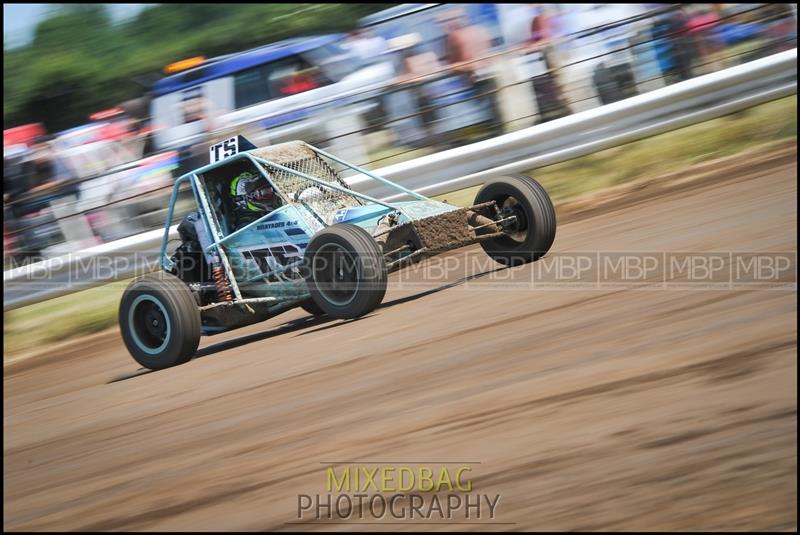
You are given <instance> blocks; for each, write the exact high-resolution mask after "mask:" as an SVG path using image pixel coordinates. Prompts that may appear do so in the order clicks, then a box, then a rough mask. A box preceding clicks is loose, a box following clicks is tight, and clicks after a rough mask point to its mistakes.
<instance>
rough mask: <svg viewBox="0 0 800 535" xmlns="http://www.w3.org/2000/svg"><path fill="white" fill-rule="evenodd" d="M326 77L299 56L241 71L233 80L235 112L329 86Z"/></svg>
mask: <svg viewBox="0 0 800 535" xmlns="http://www.w3.org/2000/svg"><path fill="white" fill-rule="evenodd" d="M329 83H331V82H330V80H328V79H327V78H326V77H325V76H324V75H323V73H322V72H321V71H320V70H319V69H318V68H317V67H314V66H313V65H311V64H310V63H308V62H307V61H306V60H305V59H303V58H301V57H300V56H290V57H288V58H284V59H281V60H279V61H274V62H272V63H268V64H265V65H261V66H259V67H254V68H252V69H248V70H245V71H240V72H238V73H236V75H235V76H234V98H235V104H236V109H237V110H238V109H240V108H244V107H247V106H252V105H254V104H259V103H261V102H266V101H268V100H272V99H274V98H282V97H288V96H290V95H296V94H298V93H302V92H304V91H309V90H311V89H317V88H318V87H322V86H324V85H328V84H329Z"/></svg>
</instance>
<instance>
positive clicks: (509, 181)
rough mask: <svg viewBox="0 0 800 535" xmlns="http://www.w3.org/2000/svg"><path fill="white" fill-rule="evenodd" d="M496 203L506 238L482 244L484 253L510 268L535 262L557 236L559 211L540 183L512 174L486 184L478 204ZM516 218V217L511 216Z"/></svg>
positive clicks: (477, 196) (480, 193)
mask: <svg viewBox="0 0 800 535" xmlns="http://www.w3.org/2000/svg"><path fill="white" fill-rule="evenodd" d="M489 201H494V202H495V204H496V206H497V209H498V216H499V219H506V221H504V222H502V223H501V226H502V228H503V231H504V232H505V235H504V236H499V237H497V238H490V239H487V240H484V241H482V242H481V246H482V247H483V250H484V251H486V254H488V255H489V256H491V257H492V258H493V259H494V260H496V261H497V262H499V263H501V264H505V265H507V266H517V265H521V264H527V263H528V262H534V261H536V260H538V259H539V258H541V257H542V256H544V255H545V254H546V253H547V251H548V250H550V246H551V245H553V240H555V237H556V210H555V208H554V207H553V203H552V201H551V200H550V196H549V195H547V192H546V191H545V189H544V188H543V187H542V185H541V184H539V183H538V182H536V181H535V180H534V179H532V178H530V177H528V176H525V175H509V176H503V177H499V178H496V179H494V180H492V181H490V182H488V183H486V184H485V185H484V186H483V187H482V188H481V189H480V191H478V194H477V195H476V196H475V204H480V203H484V202H489ZM512 216H513V217H512Z"/></svg>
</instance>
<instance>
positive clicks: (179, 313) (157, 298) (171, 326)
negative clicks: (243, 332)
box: [119, 272, 200, 370]
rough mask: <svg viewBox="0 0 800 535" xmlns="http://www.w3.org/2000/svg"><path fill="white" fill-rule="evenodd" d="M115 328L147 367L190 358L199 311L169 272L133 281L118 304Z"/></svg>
mask: <svg viewBox="0 0 800 535" xmlns="http://www.w3.org/2000/svg"><path fill="white" fill-rule="evenodd" d="M119 328H120V331H121V332H122V340H123V341H124V342H125V346H126V347H127V348H128V351H129V352H130V354H131V356H132V357H133V358H134V360H136V362H138V363H139V364H141V365H142V366H144V367H145V368H149V369H151V370H160V369H163V368H169V367H171V366H177V365H178V364H183V363H184V362H187V361H188V360H190V359H191V358H192V357H193V356H194V354H195V352H196V351H197V346H198V344H199V343H200V312H199V311H198V309H197V305H196V303H195V300H194V297H193V296H192V293H191V291H190V290H189V288H188V287H187V286H186V285H185V284H184V283H183V282H182V281H181V280H180V279H178V278H177V277H175V276H174V275H170V274H169V273H164V272H157V273H150V274H147V275H144V276H143V277H140V278H138V279H136V280H135V281H133V282H132V283H131V284H130V285H129V286H128V288H127V289H126V290H125V293H123V294H122V300H121V302H120V306H119Z"/></svg>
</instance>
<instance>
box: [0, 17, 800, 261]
mask: <svg viewBox="0 0 800 535" xmlns="http://www.w3.org/2000/svg"><path fill="white" fill-rule="evenodd" d="M409 6H411V7H409ZM413 6H422V4H403V5H401V6H398V7H395V8H392V9H390V10H386V11H385V12H381V13H379V14H376V15H371V16H370V17H366V18H365V19H364V20H363V24H362V25H361V27H359V28H356V29H354V30H353V31H352V32H350V33H349V34H348V35H347V37H346V39H345V40H344V42H343V43H342V47H343V48H344V49H345V50H346V51H347V53H348V54H349V55H350V56H351V58H352V60H351V61H352V63H351V64H352V66H353V69H355V68H362V67H365V66H369V65H375V64H388V65H390V72H391V73H392V75H391V76H390V77H389V79H388V80H387V81H386V83H385V84H384V85H383V86H382V87H381V89H380V91H378V92H377V94H376V93H374V92H372V93H369V95H367V96H365V102H369V105H368V106H365V108H364V111H363V112H358V116H357V120H355V121H354V122H353V123H352V125H351V126H346V127H342V128H344V131H342V132H341V133H338V134H336V135H333V136H331V135H329V134H328V135H320V136H318V138H315V139H307V140H308V141H309V142H313V143H317V144H320V145H321V146H323V147H328V148H330V149H331V150H332V151H335V150H337V149H338V150H340V151H344V152H345V154H341V155H342V156H343V157H345V159H350V160H353V161H355V163H357V164H361V165H368V166H371V167H375V168H378V167H381V166H382V165H384V164H385V163H386V162H387V161H397V160H398V159H402V158H404V157H416V156H417V155H419V154H420V152H421V151H423V152H424V151H429V152H430V151H434V150H441V149H445V148H449V147H454V146H458V145H461V144H464V143H468V142H472V141H476V140H480V139H486V138H490V137H494V136H497V135H501V134H503V133H507V132H510V131H513V130H516V129H519V128H524V127H526V126H530V125H533V124H536V123H539V122H545V121H550V120H554V119H558V118H560V117H564V116H567V115H569V114H571V113H576V112H580V111H583V110H585V109H589V108H592V107H595V106H599V105H603V104H609V103H612V102H615V101H618V100H621V99H624V98H628V97H630V96H634V95H637V94H640V93H642V92H646V91H649V90H652V89H656V88H658V87H663V86H664V85H669V84H672V83H676V82H680V81H683V80H687V79H690V78H692V77H694V76H698V75H702V74H706V73H709V72H713V71H716V70H719V69H723V68H726V67H729V66H732V65H736V64H739V63H743V62H746V61H750V60H752V59H756V58H759V57H763V56H767V55H770V54H773V53H776V52H779V51H781V50H787V49H791V48H795V47H796V42H797V41H796V27H797V26H796V14H795V12H794V10H793V7H792V6H791V5H789V4H678V5H667V4H638V5H637V6H639V7H638V8H637V9H636V10H627V11H625V10H622V7H620V6H621V5H617V7H616V8H602V9H601V8H598V7H596V6H599V5H568V4H516V5H505V6H500V7H499V8H498V7H493V8H491V9H492V10H493V11H491V12H490V13H489V12H487V11H486V10H487V9H490V8H487V7H486V6H497V5H494V4H474V5H448V4H443V5H439V6H440V7H437V8H436V9H434V10H430V9H428V10H420V9H417V8H415V7H413ZM614 9H617V10H618V11H617V12H614V11H613V10H614ZM304 72H305V71H304ZM315 87H316V85H315V81H314V79H313V77H310V76H307V75H305V74H303V72H298V73H294V75H293V76H292V77H291V83H289V84H288V85H285V86H283V87H282V88H281V94H282V95H287V96H290V95H295V94H299V93H303V92H304V91H308V90H311V89H314V88H315ZM351 101H352V99H351ZM351 101H348V102H349V104H348V105H351V104H350V102H351ZM125 104H126V105H120V107H118V108H114V109H112V110H104V111H103V112H99V113H97V114H95V115H93V116H92V118H91V120H90V122H89V123H88V124H87V125H84V126H81V127H78V128H75V129H72V130H69V131H66V132H59V133H55V134H48V133H47V132H45V131H44V128H43V127H42V125H39V124H35V125H24V126H21V127H17V128H11V129H7V130H5V131H4V139H3V141H4V153H3V160H4V170H3V171H4V172H3V184H4V194H3V212H4V214H3V215H4V218H3V219H4V224H3V231H4V251H5V253H4V257H5V260H6V261H7V262H6V265H7V266H8V260H10V259H14V260H21V259H25V258H40V257H41V256H45V257H46V256H52V255H56V254H63V253H65V252H70V251H75V250H79V249H82V248H85V247H87V246H91V245H96V244H99V243H103V242H107V241H111V240H115V239H119V238H122V237H125V236H130V235H133V234H136V233H139V232H142V231H144V230H149V229H152V228H157V227H160V226H161V225H162V224H163V217H164V208H165V207H166V199H167V197H168V195H169V189H170V186H171V184H172V182H173V180H174V178H175V177H177V176H179V174H181V173H183V172H185V171H188V170H190V169H192V168H194V167H197V166H199V165H203V164H205V163H207V147H208V145H209V143H210V142H211V141H212V140H213V139H215V131H216V130H217V123H216V118H215V117H214V115H213V113H211V112H210V111H209V110H212V109H213V106H208V105H206V104H207V103H205V102H204V101H203V97H202V96H197V97H196V98H195V97H194V96H193V97H192V98H187V99H185V100H184V101H183V104H182V105H183V106H184V107H185V108H186V109H184V111H183V113H184V114H186V115H187V117H189V119H190V120H191V121H197V122H201V123H202V124H203V131H204V135H203V136H200V137H199V138H196V139H194V138H193V139H192V142H191V143H185V144H182V145H180V146H175V147H169V148H168V149H167V148H164V147H160V146H159V144H158V143H157V142H156V141H154V140H155V139H157V138H156V137H155V134H156V133H157V129H158V128H159V127H158V121H157V120H155V119H154V118H153V117H150V116H149V107H148V105H147V96H146V95H145V96H144V97H143V99H142V101H141V102H135V103H125ZM342 117H344V115H343V116H342ZM342 121H344V119H342ZM257 124H258V125H261V126H260V128H262V129H264V126H263V124H264V123H263V121H262V122H260V123H257ZM343 124H344V123H343ZM348 125H349V123H348ZM254 128H259V126H256V123H253V122H247V124H242V125H241V131H242V132H243V133H245V134H246V135H247V134H249V133H250V132H251V131H252V130H253V129H254ZM267 130H268V129H267ZM228 131H230V128H229V129H228ZM269 139H270V141H271V142H276V141H279V139H277V138H275V137H273V136H270V138H269ZM343 140H346V141H347V144H342V143H343ZM337 143H338V144H339V145H337ZM348 151H349V152H348ZM180 216H181V210H180V209H179V210H178V211H177V212H176V214H175V217H176V218H177V217H180Z"/></svg>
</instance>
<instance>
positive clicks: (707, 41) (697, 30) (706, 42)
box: [686, 4, 722, 71]
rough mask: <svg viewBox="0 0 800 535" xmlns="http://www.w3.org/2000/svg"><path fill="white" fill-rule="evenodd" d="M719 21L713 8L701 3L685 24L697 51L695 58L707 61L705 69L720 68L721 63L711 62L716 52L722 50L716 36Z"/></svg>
mask: <svg viewBox="0 0 800 535" xmlns="http://www.w3.org/2000/svg"><path fill="white" fill-rule="evenodd" d="M719 21H720V17H719V15H718V14H717V13H716V12H715V11H714V10H712V9H709V8H706V7H704V6H703V5H702V4H701V5H699V6H697V7H695V8H694V13H693V15H692V16H691V18H690V19H689V21H688V22H687V25H686V27H687V30H688V32H689V35H690V36H691V37H692V39H693V41H694V46H695V48H696V50H697V53H698V58H697V59H699V60H701V61H703V62H708V63H709V66H708V69H706V70H707V71H712V70H715V69H716V68H722V65H721V64H720V65H716V64H715V63H712V62H713V61H714V60H715V59H716V58H715V56H716V54H717V53H718V52H720V51H721V50H722V42H721V41H720V40H719V37H718V36H717V26H718V25H719Z"/></svg>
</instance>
